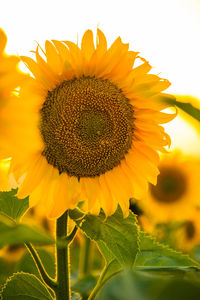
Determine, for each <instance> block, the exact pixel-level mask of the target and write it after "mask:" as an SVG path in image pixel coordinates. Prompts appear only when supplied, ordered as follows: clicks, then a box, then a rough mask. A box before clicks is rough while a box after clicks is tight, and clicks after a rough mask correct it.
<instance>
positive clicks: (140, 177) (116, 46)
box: [7, 29, 175, 218]
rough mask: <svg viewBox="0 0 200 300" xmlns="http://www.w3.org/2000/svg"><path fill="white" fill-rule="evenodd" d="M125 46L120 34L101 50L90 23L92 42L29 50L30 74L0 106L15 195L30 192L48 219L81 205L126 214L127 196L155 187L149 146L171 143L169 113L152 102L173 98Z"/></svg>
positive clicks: (159, 147)
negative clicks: (16, 184)
mask: <svg viewBox="0 0 200 300" xmlns="http://www.w3.org/2000/svg"><path fill="white" fill-rule="evenodd" d="M128 47H129V46H128V44H124V43H122V41H121V39H120V37H119V38H117V39H116V41H115V42H114V43H113V44H112V45H111V47H110V48H109V49H107V41H106V38H105V36H104V34H103V33H102V32H101V31H100V30H99V29H98V30H97V37H96V46H95V45H94V42H93V33H92V31H90V30H88V31H86V32H85V34H84V36H83V38H82V42H81V47H78V45H76V44H74V43H73V42H70V41H62V42H61V41H56V40H52V41H46V43H45V51H43V50H42V49H41V48H40V47H39V46H38V47H37V49H36V51H35V55H36V61H35V60H33V59H31V58H30V57H24V56H23V57H21V58H22V60H23V62H24V63H25V64H26V66H27V67H28V68H29V70H30V71H31V72H32V74H33V76H34V78H30V80H29V82H27V83H26V85H24V87H23V89H22V91H21V95H20V100H19V101H18V102H16V101H15V102H14V103H13V105H10V106H9V108H8V113H7V115H8V116H10V124H11V125H10V126H11V129H10V132H9V135H8V136H7V138H8V139H9V140H12V142H13V145H12V149H13V155H12V171H13V172H14V174H15V176H16V178H17V179H18V178H20V177H22V176H24V180H23V182H22V184H21V186H20V188H19V191H18V196H19V197H20V198H24V197H25V196H27V195H30V206H34V205H37V204H39V205H43V206H44V207H45V211H46V213H47V215H48V216H49V217H50V218H58V217H59V216H61V215H62V214H63V213H64V212H65V211H66V210H67V209H73V208H74V207H76V206H77V204H78V203H79V201H82V202H84V204H85V205H84V209H85V210H86V211H87V212H90V213H93V214H98V213H99V212H100V209H101V208H102V209H103V210H104V212H105V214H106V215H107V216H108V215H111V214H113V213H114V212H115V210H116V208H117V206H118V204H119V205H120V207H121V209H122V211H123V214H124V216H127V215H128V212H129V199H130V198H131V197H140V196H141V194H143V193H144V192H145V191H146V190H147V187H148V181H149V182H151V183H153V184H155V183H156V178H157V175H158V169H157V164H158V161H159V155H158V153H157V151H165V148H164V147H165V146H167V145H169V144H170V137H169V136H168V135H167V134H166V133H165V131H164V129H163V127H162V126H160V125H159V124H162V123H166V122H168V121H170V120H172V119H173V118H174V117H175V114H166V113H164V112H161V110H163V109H164V108H166V105H165V104H162V103H161V101H158V100H159V99H160V98H165V97H166V98H168V97H172V96H170V95H167V94H163V93H161V92H162V91H163V90H165V89H166V88H168V87H169V85H170V83H169V81H168V80H164V79H160V78H159V77H158V76H156V75H153V74H148V72H149V71H150V69H151V66H150V65H149V63H148V62H147V61H146V60H144V59H143V58H140V57H139V56H138V53H137V52H133V51H128ZM41 51H42V52H41ZM135 61H139V62H140V64H139V66H137V67H135V68H133V65H134V63H135Z"/></svg>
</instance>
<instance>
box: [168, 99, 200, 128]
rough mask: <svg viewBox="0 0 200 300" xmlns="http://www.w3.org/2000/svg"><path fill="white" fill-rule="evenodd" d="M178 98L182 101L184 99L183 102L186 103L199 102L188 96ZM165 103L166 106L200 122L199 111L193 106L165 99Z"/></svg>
mask: <svg viewBox="0 0 200 300" xmlns="http://www.w3.org/2000/svg"><path fill="white" fill-rule="evenodd" d="M177 97H179V96H177ZM179 98H180V99H181V98H182V99H184V101H187V102H195V101H199V100H198V99H196V98H194V97H190V96H180V97H179ZM165 102H166V103H167V104H170V105H173V106H177V107H179V108H180V109H182V110H183V111H184V112H186V113H187V114H188V115H190V116H192V117H193V118H194V119H196V120H197V121H199V122H200V110H199V109H198V108H196V107H195V106H194V105H192V104H191V103H187V102H181V101H177V100H173V99H167V100H165Z"/></svg>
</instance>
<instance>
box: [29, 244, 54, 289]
mask: <svg viewBox="0 0 200 300" xmlns="http://www.w3.org/2000/svg"><path fill="white" fill-rule="evenodd" d="M25 245H26V247H27V249H28V251H29V252H30V254H31V256H32V258H33V260H34V262H35V264H36V267H37V269H38V271H39V273H40V275H41V277H42V279H43V281H44V282H45V283H46V284H47V285H48V286H49V287H50V288H51V289H53V290H55V288H56V286H57V283H56V281H55V280H53V279H52V278H51V277H50V276H49V275H48V274H47V272H46V270H45V267H44V265H43V263H42V261H41V259H40V257H39V255H38V253H37V251H36V249H35V248H34V247H33V246H32V245H31V244H30V243H26V244H25Z"/></svg>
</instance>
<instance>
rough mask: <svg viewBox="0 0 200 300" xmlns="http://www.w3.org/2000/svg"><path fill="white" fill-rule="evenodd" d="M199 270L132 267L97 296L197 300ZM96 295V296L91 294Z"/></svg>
mask: <svg viewBox="0 0 200 300" xmlns="http://www.w3.org/2000/svg"><path fill="white" fill-rule="evenodd" d="M196 273H197V271H196V270H190V269H185V270H183V271H180V272H176V271H174V270H170V269H169V270H166V271H165V272H163V271H162V270H160V271H159V270H157V272H155V271H154V270H153V271H151V270H149V271H138V270H135V269H134V270H129V271H128V272H124V273H122V274H120V275H118V276H116V277H115V278H113V279H112V280H111V281H110V282H108V283H107V284H106V285H105V286H104V288H103V289H102V291H101V292H100V294H99V295H98V296H97V298H95V299H96V300H110V299H115V300H130V299H131V300H179V299H181V300H197V299H199V296H200V280H199V279H198V278H197V277H196V275H195V274H196ZM89 299H90V300H92V299H94V298H93V297H91V298H89Z"/></svg>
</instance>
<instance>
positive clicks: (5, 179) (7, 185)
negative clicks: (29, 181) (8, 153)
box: [0, 158, 17, 191]
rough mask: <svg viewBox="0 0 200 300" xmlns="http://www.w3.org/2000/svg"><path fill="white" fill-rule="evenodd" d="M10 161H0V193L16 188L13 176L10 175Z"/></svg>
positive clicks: (7, 159)
mask: <svg viewBox="0 0 200 300" xmlns="http://www.w3.org/2000/svg"><path fill="white" fill-rule="evenodd" d="M9 171H10V159H9V158H5V159H1V160H0V191H9V190H10V189H11V187H12V188H16V187H17V183H16V181H15V179H14V176H13V174H10V172H9Z"/></svg>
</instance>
